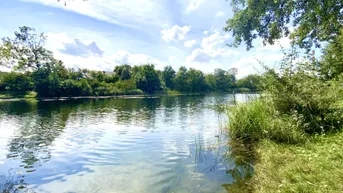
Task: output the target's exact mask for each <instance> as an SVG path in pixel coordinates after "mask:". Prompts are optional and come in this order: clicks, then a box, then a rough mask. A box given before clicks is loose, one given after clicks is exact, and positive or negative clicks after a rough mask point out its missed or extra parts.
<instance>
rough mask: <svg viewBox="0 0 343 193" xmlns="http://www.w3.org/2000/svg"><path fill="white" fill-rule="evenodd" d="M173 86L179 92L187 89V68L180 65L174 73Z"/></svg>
mask: <svg viewBox="0 0 343 193" xmlns="http://www.w3.org/2000/svg"><path fill="white" fill-rule="evenodd" d="M175 88H176V90H179V91H181V92H186V91H188V90H189V87H188V84H187V68H186V67H184V66H181V67H180V68H179V71H178V72H177V73H176V75H175Z"/></svg>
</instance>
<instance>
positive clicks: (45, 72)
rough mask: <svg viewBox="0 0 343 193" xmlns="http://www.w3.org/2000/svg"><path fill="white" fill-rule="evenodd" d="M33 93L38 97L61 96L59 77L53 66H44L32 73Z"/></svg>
mask: <svg viewBox="0 0 343 193" xmlns="http://www.w3.org/2000/svg"><path fill="white" fill-rule="evenodd" d="M32 78H33V81H34V84H35V91H36V92H37V93H38V96H39V97H59V96H60V95H61V87H60V82H61V80H60V77H59V76H58V73H57V71H56V69H55V68H54V64H50V65H46V66H44V67H41V68H39V69H38V70H36V71H35V72H33V73H32Z"/></svg>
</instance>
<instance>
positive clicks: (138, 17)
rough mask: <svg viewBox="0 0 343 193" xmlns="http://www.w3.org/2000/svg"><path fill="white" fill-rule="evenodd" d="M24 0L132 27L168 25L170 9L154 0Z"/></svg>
mask: <svg viewBox="0 0 343 193" xmlns="http://www.w3.org/2000/svg"><path fill="white" fill-rule="evenodd" d="M22 1H27V2H36V3H41V4H44V5H46V6H51V7H57V8H60V9H64V10H68V11H73V12H76V13H79V14H83V15H86V16H89V17H93V18H96V19H99V20H103V21H107V22H110V23H114V24H117V25H121V26H126V27H132V28H140V29H149V28H146V27H144V26H151V27H153V26H156V27H165V26H167V25H168V23H166V21H167V18H168V15H167V14H166V13H167V11H168V9H167V8H166V7H164V6H163V4H161V3H159V2H156V1H154V0H140V1H137V0H125V1H114V0H89V1H82V0H79V1H67V6H64V3H62V2H58V1H56V0H22Z"/></svg>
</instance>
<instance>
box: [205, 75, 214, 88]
mask: <svg viewBox="0 0 343 193" xmlns="http://www.w3.org/2000/svg"><path fill="white" fill-rule="evenodd" d="M205 83H206V86H207V89H208V90H209V91H215V90H216V77H215V76H214V75H213V74H207V75H206V76H205Z"/></svg>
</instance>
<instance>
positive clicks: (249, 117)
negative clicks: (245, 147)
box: [228, 98, 305, 143]
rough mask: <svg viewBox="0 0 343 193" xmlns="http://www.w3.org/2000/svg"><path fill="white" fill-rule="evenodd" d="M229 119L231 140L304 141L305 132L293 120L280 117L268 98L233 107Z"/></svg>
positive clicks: (229, 111) (229, 112)
mask: <svg viewBox="0 0 343 193" xmlns="http://www.w3.org/2000/svg"><path fill="white" fill-rule="evenodd" d="M228 117H229V123H228V129H229V133H230V137H231V138H235V139H242V140H252V141H258V140H260V139H274V140H276V141H278V142H286V143H298V142H300V141H302V140H304V135H305V134H304V132H302V131H300V130H299V129H298V128H297V126H296V124H295V123H293V121H292V120H291V118H289V117H286V116H282V115H279V113H278V112H277V111H276V110H275V108H274V107H273V103H272V101H271V100H269V99H268V98H259V99H255V100H252V101H250V102H248V103H241V104H238V105H237V106H234V107H231V108H230V109H229V110H228Z"/></svg>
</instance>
